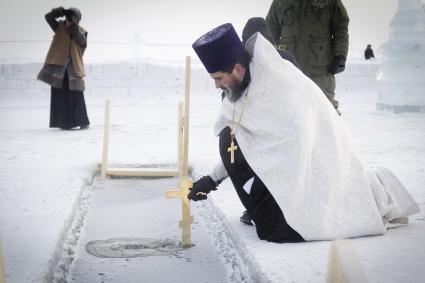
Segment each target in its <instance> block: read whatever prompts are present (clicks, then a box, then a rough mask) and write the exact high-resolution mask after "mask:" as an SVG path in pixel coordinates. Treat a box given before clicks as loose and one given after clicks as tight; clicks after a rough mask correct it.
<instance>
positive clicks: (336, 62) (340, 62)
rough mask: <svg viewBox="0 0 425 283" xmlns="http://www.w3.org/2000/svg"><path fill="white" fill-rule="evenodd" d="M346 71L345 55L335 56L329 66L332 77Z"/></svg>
mask: <svg viewBox="0 0 425 283" xmlns="http://www.w3.org/2000/svg"><path fill="white" fill-rule="evenodd" d="M344 70H345V57H344V56H343V55H338V56H335V57H334V59H333V60H332V62H331V64H330V65H329V73H331V74H332V75H335V74H338V73H341V72H342V71H344Z"/></svg>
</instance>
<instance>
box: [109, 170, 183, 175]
mask: <svg viewBox="0 0 425 283" xmlns="http://www.w3.org/2000/svg"><path fill="white" fill-rule="evenodd" d="M178 175H179V171H178V170H175V169H170V170H167V169H163V168H108V169H107V170H106V171H105V176H121V177H126V176H128V177H177V176H178Z"/></svg>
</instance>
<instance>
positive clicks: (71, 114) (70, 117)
mask: <svg viewBox="0 0 425 283" xmlns="http://www.w3.org/2000/svg"><path fill="white" fill-rule="evenodd" d="M89 124H90V122H89V118H88V116H87V109H86V102H85V100H84V94H83V92H82V91H72V90H70V89H69V85H68V73H67V72H65V76H64V78H63V87H62V88H54V87H52V88H51V96H50V128H61V129H71V128H74V127H78V126H83V127H84V126H88V125H89Z"/></svg>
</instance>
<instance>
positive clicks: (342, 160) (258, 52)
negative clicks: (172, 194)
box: [215, 33, 419, 241]
mask: <svg viewBox="0 0 425 283" xmlns="http://www.w3.org/2000/svg"><path fill="white" fill-rule="evenodd" d="M247 46H251V48H250V47H247V50H248V51H249V52H251V53H252V55H253V58H252V62H251V63H250V72H251V82H250V84H249V86H248V88H247V90H246V91H245V93H247V101H246V105H245V110H244V113H243V117H242V120H241V122H240V124H239V125H238V126H236V127H237V129H236V133H235V136H236V139H237V141H238V144H239V147H240V150H241V151H242V152H243V155H244V156H245V158H246V160H247V162H248V164H249V165H250V166H251V168H252V169H253V170H254V172H255V173H256V174H257V175H258V177H259V178H260V179H261V180H262V181H263V183H264V184H265V185H266V187H267V188H268V189H269V191H270V192H271V194H272V195H273V197H274V198H275V200H276V201H277V203H278V204H279V207H280V208H281V209H282V211H283V214H284V215H285V218H286V221H287V222H288V224H289V225H290V226H291V227H292V228H293V229H295V230H296V231H297V232H298V233H300V234H301V236H302V237H303V238H304V239H305V240H307V241H310V240H331V239H337V238H350V237H358V236H365V235H376V234H383V233H385V231H386V229H387V227H388V224H389V222H391V221H393V220H395V221H397V220H399V219H404V220H405V219H406V217H407V216H408V215H411V214H413V213H416V212H418V211H419V207H418V206H417V204H416V202H415V201H414V200H413V199H412V198H411V196H410V195H409V193H408V192H407V190H406V189H405V188H404V187H403V185H402V184H401V183H400V182H399V181H398V180H397V178H396V177H395V175H394V174H392V173H391V172H390V171H389V170H387V169H384V168H380V169H378V170H376V171H375V172H366V170H365V168H364V167H363V165H362V163H361V162H360V160H359V158H358V155H357V153H356V151H355V149H354V147H353V144H352V141H351V137H350V135H349V133H348V131H347V129H346V128H345V126H344V124H343V122H342V120H341V118H340V117H339V116H338V114H337V113H336V111H335V109H334V108H333V106H332V104H331V103H330V102H329V101H328V100H327V98H326V96H325V95H324V94H323V92H322V91H321V90H320V88H319V87H318V86H316V85H315V83H314V82H313V81H311V80H310V79H309V78H307V77H306V76H305V75H304V74H303V73H302V72H301V71H300V70H298V69H297V68H296V67H294V65H293V64H292V63H291V62H289V61H287V60H283V59H281V57H280V56H279V54H278V52H277V51H276V50H275V48H274V46H273V45H272V44H270V43H269V42H268V41H267V40H266V39H265V38H264V37H263V36H261V35H260V34H258V33H257V34H256V35H254V36H253V37H251V39H250V42H248V45H247ZM250 49H251V50H250ZM243 100H244V99H243V97H242V98H241V99H239V100H238V101H237V102H236V103H235V104H234V103H232V102H230V101H229V100H228V99H227V98H225V99H224V100H223V103H222V108H221V111H220V114H219V117H218V120H217V123H216V126H215V132H216V134H217V135H218V134H219V133H220V132H221V130H222V129H223V128H225V127H226V126H229V125H231V123H232V122H231V121H232V115H233V111H234V112H235V113H234V114H235V115H234V116H235V118H234V120H236V122H237V121H238V120H239V117H240V114H241V110H242V106H243V104H244V102H243Z"/></svg>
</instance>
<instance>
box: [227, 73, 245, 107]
mask: <svg viewBox="0 0 425 283" xmlns="http://www.w3.org/2000/svg"><path fill="white" fill-rule="evenodd" d="M244 89H245V88H242V82H240V81H238V80H237V79H236V78H233V82H232V85H229V86H228V87H227V88H224V89H223V92H224V94H225V95H226V96H227V98H228V99H229V100H230V102H233V103H234V102H236V101H237V100H238V99H239V98H240V97H241V96H242V93H243V91H244Z"/></svg>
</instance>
